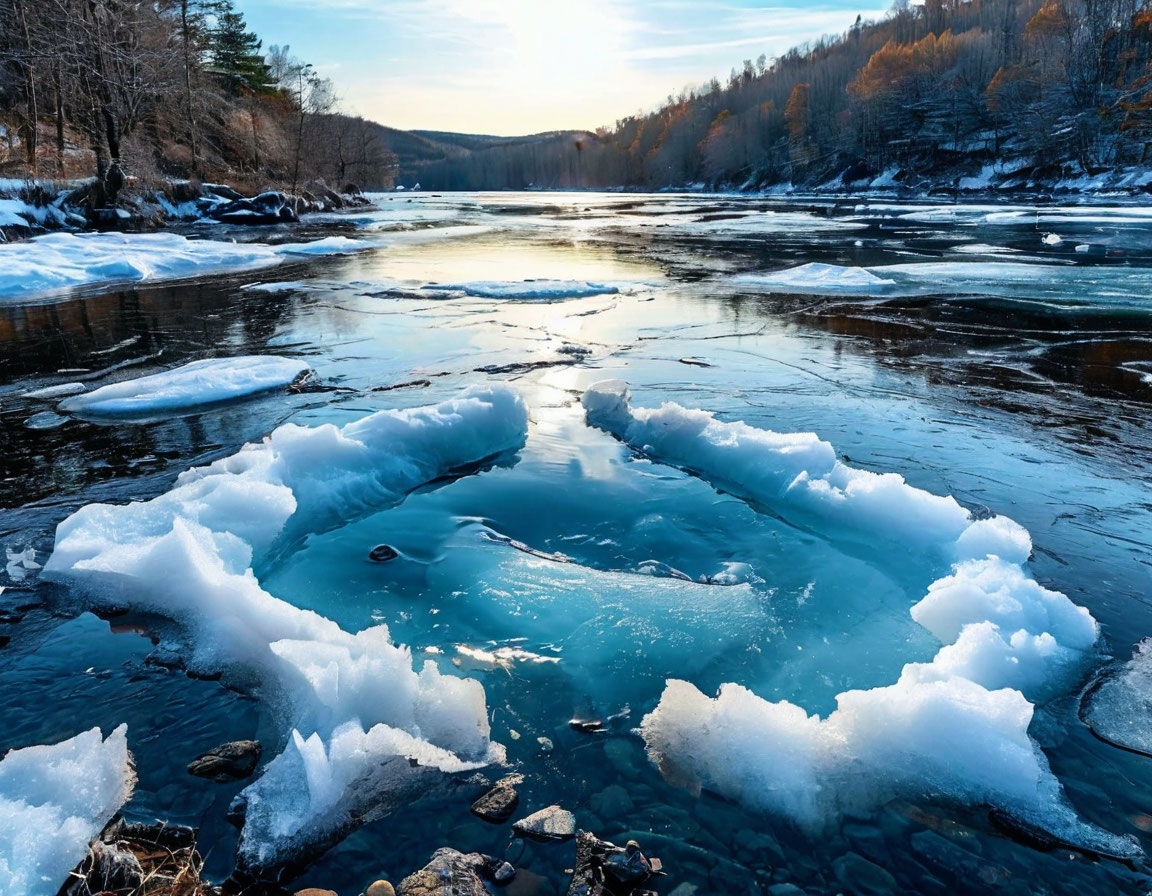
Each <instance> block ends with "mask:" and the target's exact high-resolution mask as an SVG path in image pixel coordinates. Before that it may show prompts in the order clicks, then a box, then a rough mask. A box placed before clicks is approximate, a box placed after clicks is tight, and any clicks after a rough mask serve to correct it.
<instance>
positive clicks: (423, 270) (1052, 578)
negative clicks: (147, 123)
mask: <svg viewBox="0 0 1152 896" xmlns="http://www.w3.org/2000/svg"><path fill="white" fill-rule="evenodd" d="M377 205H378V207H379V208H378V210H371V209H370V210H367V211H363V212H359V213H356V214H350V215H342V216H331V217H314V219H313V220H312V221H310V222H308V223H307V224H306V226H305V227H304V228H303V229H298V230H296V231H292V232H286V233H283V234H278V237H280V238H281V239H280V242H282V243H283V244H284V245H282V246H280V247H279V248H276V249H270V248H268V247H266V246H263V245H260V246H247V247H246V246H244V245H239V246H237V245H234V244H232V243H231V242H229V241H230V240H232V239H239V240H241V242H243V241H245V240H251V239H252V237H253V234H252V233H251V232H248V233H240V232H232V231H229V230H227V229H225V228H222V227H218V226H217V227H210V228H209V227H205V228H200V229H197V230H194V231H192V232H190V233H188V234H186V235H187V236H189V237H192V238H194V239H200V238H207V240H206V241H204V242H199V243H198V242H195V241H191V242H189V241H184V240H179V239H177V238H175V237H172V236H170V235H169V236H168V237H166V238H165V239H166V240H167V242H165V243H163V244H159V243H157V244H156V245H153V246H148V245H147V244H143V245H141V244H135V245H131V246H130V249H131V251H132V252H134V253H135V254H134V255H133V260H132V261H131V263H127V262H126V263H123V264H111V263H109V256H108V254H107V253H113V254H114V253H117V252H121V253H124V252H127V251H129V250H128V249H126V248H125V246H124V245H123V244H120V245H112V244H109V245H107V246H103V245H101V246H96V245H88V246H86V247H85V252H83V253H73V254H72V255H71V256H69V258H70V261H69V267H68V271H69V274H68V279H67V280H65V281H61V280H59V279H57V280H52V279H51V278H42V282H41V281H37V280H36V278H35V276H34V272H35V271H36V270H37V269H38V265H39V264H40V263H41V260H42V259H41V258H40V256H38V255H36V253H35V252H33V251H30V250H24V251H25V252H26V254H25V255H24V256H21V259H20V263H21V264H22V265H24V266H25V269H26V270H27V271H29V272H32V273H29V274H28V275H27V276H28V279H27V281H26V282H27V283H29V284H30V286H29V288H28V289H26V290H24V291H23V292H21V291H19V290H18V289H16V288H15V287H13V286H12V284H8V287H6V289H7V292H4V293H3V295H4V297H3V298H0V440H2V442H3V445H2V447H3V455H2V456H3V458H4V465H3V468H2V469H0V541H2V542H3V543H4V546H5V549H6V551H7V558H6V563H7V566H6V569H5V570H4V571H3V572H0V586H3V588H4V590H3V593H2V594H0V611H2V613H3V616H2V618H0V623H2V624H0V641H2V643H3V646H2V647H0V719H2V720H3V722H4V726H3V730H4V733H3V736H2V737H0V750H6V749H9V748H13V747H25V746H29V745H33V744H53V743H57V742H59V741H63V740H65V739H66V738H70V737H73V736H75V735H77V734H79V733H80V732H82V731H84V730H87V729H90V728H92V727H95V726H99V727H100V728H102V729H103V731H104V733H105V734H107V733H109V732H111V731H112V730H113V729H115V728H116V727H117V726H118V725H120V724H122V723H126V724H127V739H128V747H129V748H130V749H131V751H132V753H133V755H134V757H135V761H136V772H137V775H138V778H139V781H138V784H137V786H136V790H135V795H134V796H133V797H132V799H131V801H130V802H128V804H127V806H126V807H125V809H124V813H125V814H126V815H127V816H128V817H130V818H134V819H141V820H152V819H154V818H164V819H168V820H171V821H174V822H180V823H185V824H191V825H194V826H197V827H199V828H200V829H201V847H202V849H203V850H204V851H205V852H206V853H207V856H208V871H209V872H210V875H212V876H215V877H218V878H222V877H224V876H226V875H227V874H228V873H229V872H230V871H231V870H232V868H233V866H234V864H235V857H236V851H237V846H238V844H239V848H240V850H241V855H242V857H243V859H244V861H245V862H248V863H249V864H254V865H261V866H267V867H272V866H274V865H280V864H284V863H287V862H290V861H293V860H296V859H299V858H301V857H303V856H306V857H307V859H308V861H310V862H311V864H310V867H308V869H307V870H306V871H305V873H304V875H303V876H302V877H301V878H299V881H298V883H299V886H307V885H313V886H323V887H331V888H332V889H335V890H337V891H338V892H340V893H341V894H345V893H346V894H357V893H359V892H361V890H362V889H363V888H364V887H365V886H366V885H367V884H368V883H370V882H371V881H372V880H374V879H376V878H377V877H381V876H387V877H389V878H390V879H393V880H398V879H399V877H401V876H403V875H404V874H406V873H408V872H409V871H412V870H415V869H417V868H419V867H421V866H422V865H423V864H424V863H425V862H426V861H427V858H428V856H429V855H430V854H431V852H432V851H433V850H434V849H436V848H438V847H441V846H451V847H454V848H457V849H460V850H463V851H465V852H467V851H473V850H475V851H480V852H485V853H489V854H492V855H496V856H501V857H504V856H507V857H508V858H509V859H510V860H512V861H513V862H514V863H515V864H517V867H519V868H521V869H522V872H521V875H520V877H519V883H518V884H517V886H520V887H522V888H523V889H521V890H518V891H517V892H521V893H537V892H538V893H541V894H543V893H559V892H563V889H564V887H565V886H566V884H565V883H564V881H565V876H564V873H563V872H564V869H565V868H570V867H572V863H573V856H572V849H571V847H570V846H555V845H540V844H530V845H528V846H526V847H525V846H524V845H523V844H522V843H519V842H518V843H516V844H514V845H511V846H509V831H508V828H507V827H506V826H494V825H490V824H487V823H485V822H483V821H481V820H479V819H476V818H474V817H472V816H471V815H470V814H469V812H468V805H469V802H470V800H471V798H473V797H474V794H473V793H472V792H471V791H470V790H469V789H468V787H469V785H467V784H466V783H461V782H462V781H465V780H466V779H467V776H468V775H469V774H472V773H473V770H475V769H480V770H481V771H482V772H483V773H485V774H487V775H488V776H489V777H491V778H496V777H499V776H500V775H501V774H502V773H504V771H503V770H502V769H501V767H500V763H501V761H502V762H504V763H505V764H506V765H507V766H508V767H509V768H510V769H511V770H512V771H515V772H518V773H520V774H522V775H524V778H525V780H524V782H523V784H522V785H521V787H520V792H521V805H520V814H527V813H528V812H530V811H534V810H535V809H538V808H543V807H545V806H548V805H550V804H553V803H558V804H560V805H561V806H563V807H565V808H567V809H570V810H572V811H573V812H574V813H575V815H576V820H577V823H578V824H579V825H580V826H582V827H585V828H587V829H589V830H592V831H593V832H595V833H596V834H598V835H600V836H601V837H604V838H608V839H611V840H614V841H616V842H623V841H626V840H628V839H636V840H638V841H639V842H640V843H641V844H642V845H643V846H644V848H645V850H646V852H648V853H649V854H655V855H658V856H660V858H661V859H662V860H663V861H664V865H665V867H666V869H668V870H669V877H668V878H666V879H665V880H664V881H663V882H662V883H661V888H660V892H661V893H668V892H672V891H673V890H674V889H675V888H676V887H678V886H679V885H680V884H688V885H689V886H690V887H691V886H694V887H696V888H698V889H697V890H691V889H686V890H681V891H679V893H678V894H677V896H683V894H687V893H691V892H698V893H720V892H723V893H760V894H768V893H772V894H773V896H788V894H795V893H796V891H795V890H790V889H787V888H786V887H783V885H785V884H791V885H794V886H796V887H799V888H800V889H801V890H803V891H805V892H810V893H821V894H822V893H828V894H831V893H837V892H857V893H882V892H915V893H940V894H945V893H969V892H970V893H987V892H1005V893H1019V894H1024V893H1029V892H1050V893H1067V894H1074V893H1075V894H1083V893H1088V892H1101V893H1104V892H1109V893H1110V892H1117V893H1125V894H1128V893H1130V894H1137V893H1140V894H1143V893H1146V892H1148V891H1149V889H1150V888H1152V878H1150V877H1149V876H1148V875H1147V874H1146V873H1145V871H1144V862H1145V859H1144V858H1143V853H1145V852H1147V851H1148V850H1149V849H1152V758H1148V757H1147V756H1146V755H1144V754H1146V753H1149V752H1152V734H1150V733H1149V732H1152V660H1149V661H1148V663H1147V665H1145V664H1144V663H1143V662H1142V661H1141V658H1139V657H1138V658H1137V660H1135V661H1133V663H1132V664H1129V665H1125V664H1127V663H1128V661H1129V659H1130V658H1131V657H1132V656H1133V652H1134V650H1136V648H1137V645H1138V644H1139V643H1140V642H1141V640H1142V639H1143V638H1144V637H1145V636H1147V635H1149V634H1152V538H1150V537H1149V535H1148V533H1149V532H1150V531H1152V498H1150V497H1149V495H1150V494H1152V493H1150V491H1149V486H1150V480H1152V433H1150V428H1149V424H1148V413H1149V409H1150V408H1152V212H1150V211H1149V209H1147V208H1144V207H1133V206H1118V207H1103V206H1069V207H1056V206H1046V207H1043V208H1030V207H1020V206H1007V205H955V204H946V203H941V204H929V203H899V202H890V201H880V200H876V201H873V202H862V201H860V202H857V201H854V200H853V201H840V202H831V201H826V200H825V201H812V202H810V203H804V202H799V201H790V202H782V201H770V200H759V199H754V198H748V197H710V196H678V195H667V196H629V195H608V194H492V195H479V196H477V195H459V196H453V195H443V196H433V195H415V196H395V197H393V196H387V197H378V202H377ZM267 238H268V237H267V234H263V235H261V239H267ZM315 238H324V243H323V244H318V246H317V251H316V252H314V253H309V252H308V251H307V249H306V248H303V244H305V243H307V242H308V241H309V240H311V239H315ZM127 243H129V244H131V243H132V241H131V240H128V241H127ZM26 245H28V244H26ZM225 245H226V246H227V250H226V251H224V249H223V248H222V247H224V246H225ZM8 248H12V247H8ZM96 250H98V251H96ZM329 250H330V251H331V252H332V253H334V254H331V255H330V256H329V257H320V256H322V255H325V254H326V253H327V252H328V251H329ZM2 251H4V249H0V252H2ZM53 251H54V252H65V253H67V252H69V251H71V250H70V249H69V247H68V245H66V244H65V245H63V246H60V247H56V248H54V249H53ZM185 257H186V258H188V259H193V260H195V259H197V258H199V259H201V260H202V261H203V264H201V265H199V267H197V266H196V265H195V264H192V265H191V266H190V267H189V266H188V265H187V264H185V266H183V267H181V265H180V264H177V263H176V262H175V261H174V260H173V259H177V258H185ZM92 258H95V259H97V261H96V262H91V261H90V260H86V259H92ZM157 259H164V260H165V264H160V263H159V262H158V261H157ZM3 260H4V257H3V256H2V255H0V267H2V266H3ZM113 260H115V259H113ZM224 269H229V270H224ZM102 272H103V275H102ZM176 276H184V277H185V279H182V280H170V279H168V278H171V277H176ZM109 280H118V281H121V282H120V283H119V284H110V283H108V282H107V281H109ZM124 281H134V282H132V283H130V284H125V282H124ZM5 282H6V281H4V280H3V272H0V285H3V284H4V283H5ZM13 282H15V281H13ZM67 290H72V291H67ZM77 290H79V291H77ZM252 356H275V357H276V358H279V359H281V360H268V359H265V360H252ZM206 359H244V360H242V361H235V360H234V361H232V362H231V363H227V364H219V363H208V364H207V365H199V366H198V367H195V368H192V369H191V370H190V371H183V370H181V369H182V368H183V367H184V365H187V364H189V363H193V362H201V361H205V360H206ZM177 370H181V373H179V374H178V375H177V376H175V377H174V376H172V375H171V372H172V371H177ZM302 370H311V371H312V372H313V373H312V374H311V375H309V376H307V377H306V378H304V379H300V378H298V376H297V375H298V374H299V373H300V371H302ZM143 377H151V379H147V380H142V381H141V382H140V383H133V382H131V381H135V380H137V379H140V378H143ZM605 381H614V382H613V383H611V384H608V385H605ZM124 383H127V384H128V385H117V387H116V389H114V390H111V391H108V390H103V391H98V390H101V387H107V386H110V385H113V384H124ZM288 383H294V385H293V386H291V387H290V388H283V387H284V386H285V385H287V384H288ZM625 389H626V390H627V391H625ZM468 390H471V391H470V392H469V391H468ZM461 396H466V397H463V398H462V397H461ZM445 403H447V404H445ZM662 406H663V409H662V410H657V409H660V408H661V407H662ZM409 409H427V410H420V411H412V412H410V413H408V412H407V411H408V410H409ZM697 410H699V411H706V412H709V413H711V414H712V415H714V417H713V418H711V419H709V418H706V417H704V416H702V415H700V414H696V413H693V411H697ZM380 411H404V412H405V413H392V414H383V415H378V416H375V417H371V416H370V415H373V414H376V413H377V412H380ZM365 418H368V419H365ZM359 421H364V422H359ZM286 424H294V425H295V426H292V427H288V428H283V427H285V425H286ZM274 431H275V433H276V435H275V436H273V438H272V439H271V441H270V442H267V443H265V444H264V447H262V448H259V449H249V450H247V451H243V452H241V448H242V447H243V446H244V445H245V444H247V443H260V442H261V440H263V439H264V438H265V437H266V436H268V435H269V434H271V433H273V432H274ZM238 452H240V453H239V454H238ZM229 458H230V459H229ZM214 462H218V463H216V464H215V466H213V467H210V468H209V469H208V470H201V471H200V472H197V473H193V474H189V475H184V476H182V477H181V478H180V479H179V480H177V477H178V475H179V474H182V473H184V471H186V470H189V469H190V468H204V467H205V466H206V465H208V464H213V463H214ZM873 474H886V475H873ZM899 477H902V479H901V478H899ZM949 496H951V498H949ZM130 502H147V503H137V504H134V505H132V504H131V503H130ZM95 504H108V505H114V507H115V508H116V509H114V510H100V509H99V508H93V507H90V506H89V505H95ZM125 505H129V506H125ZM86 507H87V508H88V509H87V510H85V509H84V508H86ZM74 514H76V515H75V516H74ZM65 520H67V522H65ZM1012 521H1014V523H1013V522H1012ZM62 522H64V526H62V527H61V529H60V532H59V535H58V534H57V526H58V525H60V524H61V523H62ZM1025 530H1026V532H1025ZM1029 536H1030V540H1029ZM381 545H387V546H389V547H391V548H392V549H393V552H392V553H393V554H394V555H395V556H393V558H392V559H390V560H387V561H386V562H374V561H373V560H372V559H370V556H369V555H370V552H372V551H373V549H374V548H376V547H377V546H381ZM54 546H55V549H57V554H56V556H53V551H54ZM387 555H388V556H391V554H387ZM378 556H380V555H379V554H378ZM42 567H46V569H44V568H42ZM304 611H314V612H312V613H309V612H304ZM379 626H386V627H387V629H386V632H385V630H384V629H381V628H374V627H379ZM369 629H371V631H367V632H365V630H369ZM357 632H365V634H362V635H360V636H359V637H355V636H354V635H355V633H357ZM142 636H143V637H142ZM396 645H406V646H407V648H410V654H411V655H409V653H408V652H407V651H406V650H401V649H397V647H396ZM425 663H428V664H429V665H428V666H427V668H426V671H425V672H423V673H422V674H421V675H419V676H417V675H416V674H415V673H414V672H413V670H415V672H420V670H421V668H423V667H424V666H425ZM462 681H472V682H475V683H477V684H467V683H464V684H462V683H461V682H462ZM670 682H671V683H670ZM718 694H719V698H718V699H712V698H716V697H717V695H718ZM574 719H575V720H582V721H598V722H601V723H602V725H601V726H600V728H601V730H597V731H595V732H589V731H587V730H578V727H580V726H577V727H574V726H572V725H570V720H574ZM349 725H351V727H349ZM373 726H376V727H373ZM582 727H583V728H585V729H586V728H588V727H589V726H582ZM373 732H375V734H374V733H373ZM242 738H258V739H260V740H261V741H262V742H263V744H264V757H265V766H263V767H262V768H263V769H264V770H263V771H262V772H258V778H257V779H256V781H255V783H251V782H242V783H239V784H227V785H222V784H216V783H213V782H207V781H203V780H200V779H197V778H193V777H191V776H189V775H188V774H187V773H186V772H185V770H184V769H185V766H186V765H187V763H188V762H189V761H190V760H191V759H193V758H194V757H195V756H197V755H198V754H200V753H201V752H203V751H204V750H206V749H208V748H210V747H213V746H216V745H217V744H219V743H222V742H225V741H233V740H238V739H242ZM341 750H345V751H346V753H341V752H340V751H341ZM392 757H401V758H403V759H404V762H403V763H402V764H403V765H404V766H405V767H406V768H407V767H408V766H409V763H408V761H407V760H408V759H413V760H414V763H416V765H414V766H413V767H417V768H419V769H420V770H422V773H421V774H408V773H407V771H405V772H404V773H400V772H398V771H395V770H390V771H388V772H387V773H386V774H385V773H382V772H380V771H379V769H381V768H384V767H386V766H389V762H390V759H391V758H392ZM389 767H390V766H389ZM0 772H2V766H0ZM246 784H248V786H249V789H248V790H247V791H246V794H245V797H246V799H247V801H248V821H247V828H246V829H245V831H244V834H243V837H242V839H240V835H239V832H238V831H237V829H236V828H235V827H234V826H232V825H230V824H229V823H228V822H227V820H226V817H225V816H226V814H227V811H228V807H229V804H230V803H231V802H232V800H233V798H234V797H235V796H236V795H237V793H239V792H240V791H241V790H242V789H243V788H244V787H245V785H246ZM366 794H367V796H366ZM3 795H4V794H3V782H2V775H0V798H2V797H3ZM369 796H370V797H371V802H370V803H369V802H365V801H366V800H367V799H368V797H369ZM382 805H387V806H389V807H392V806H394V807H395V811H393V812H391V813H390V814H387V815H385V816H384V817H382V818H373V816H375V815H377V814H379V813H378V812H377V811H376V809H377V808H378V807H379V806H382ZM0 806H2V803H0ZM362 817H368V818H372V819H373V820H370V821H368V822H367V823H365V824H356V823H353V820H352V819H353V818H356V819H360V818H362ZM333 844H334V845H333ZM329 846H331V848H330V849H328V851H327V852H323V849H324V848H325V847H329ZM2 859H3V856H2V855H0V860H2ZM534 875H539V876H540V878H541V879H540V880H536V879H535V877H534ZM533 886H535V887H536V889H532V888H531V887H533ZM773 887H776V888H777V889H772V888H773ZM0 889H3V888H2V887H0Z"/></svg>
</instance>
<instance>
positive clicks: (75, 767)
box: [0, 725, 136, 896]
mask: <svg viewBox="0 0 1152 896" xmlns="http://www.w3.org/2000/svg"><path fill="white" fill-rule="evenodd" d="M135 783H136V775H135V773H134V771H133V769H132V758H131V756H130V754H129V753H128V739H127V728H126V727H125V726H123V725H121V726H120V727H119V728H117V729H116V730H115V731H113V732H112V733H111V734H109V735H108V737H107V739H105V738H104V736H103V735H102V734H101V732H100V729H99V728H93V729H92V730H91V731H86V732H85V733H83V734H80V735H77V736H76V737H74V738H72V739H71V740H66V741H64V742H63V743H59V744H54V745H52V746H38V747H26V748H24V749H22V750H12V751H11V752H9V753H8V755H6V756H5V757H4V759H3V760H0V892H2V893H12V894H17V893H18V894H21V896H55V894H56V892H57V891H58V890H59V889H60V887H61V885H62V884H63V883H64V881H65V879H66V878H67V877H68V873H69V872H70V871H71V870H72V869H73V868H75V867H76V866H77V865H78V864H80V862H81V860H82V859H83V858H84V855H85V853H86V852H87V850H88V844H89V843H91V842H92V840H93V839H95V837H96V836H97V835H98V834H99V833H100V831H101V830H103V828H104V826H105V825H106V824H107V823H108V822H109V821H110V820H111V818H112V816H113V815H114V814H115V813H116V812H117V811H119V809H120V807H121V806H123V805H124V804H125V803H126V802H128V799H129V797H131V796H132V788H133V787H134V786H135Z"/></svg>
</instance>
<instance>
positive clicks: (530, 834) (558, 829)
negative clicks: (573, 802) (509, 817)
mask: <svg viewBox="0 0 1152 896" xmlns="http://www.w3.org/2000/svg"><path fill="white" fill-rule="evenodd" d="M512 832H513V833H514V834H516V835H517V836H520V837H526V838H527V839H529V840H536V841H538V842H540V843H563V842H564V841H565V840H571V839H572V838H573V837H575V836H576V818H575V816H574V815H573V814H572V813H571V812H569V811H568V810H567V809H561V808H560V807H559V806H549V807H548V808H546V809H541V810H540V811H539V812H533V813H532V814H531V815H529V816H528V817H527V818H522V819H520V820H519V821H518V822H516V823H515V824H514V825H512Z"/></svg>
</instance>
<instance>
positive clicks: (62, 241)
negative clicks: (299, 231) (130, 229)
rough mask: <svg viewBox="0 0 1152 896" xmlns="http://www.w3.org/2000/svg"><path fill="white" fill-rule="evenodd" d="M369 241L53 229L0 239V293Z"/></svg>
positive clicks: (274, 259)
mask: <svg viewBox="0 0 1152 896" xmlns="http://www.w3.org/2000/svg"><path fill="white" fill-rule="evenodd" d="M372 246H373V244H372V243H367V242H364V241H359V240H353V239H349V238H347V237H327V238H325V239H322V240H316V241H315V242H311V243H284V244H281V245H277V246H272V245H268V244H266V243H226V242H221V241H217V240H190V239H187V238H186V237H183V236H180V235H179V234H175V233H139V234H120V233H81V234H72V233H51V234H48V235H46V236H39V237H35V238H34V239H30V240H24V241H22V242H16V243H8V244H4V245H0V300H3V299H9V300H11V299H19V300H21V301H23V300H25V299H31V298H39V297H42V296H44V295H45V294H52V293H57V292H62V291H65V290H69V289H75V288H78V287H84V286H92V285H94V284H102V283H136V282H144V281H149V282H151V281H160V280H176V279H180V278H183V277H191V276H196V275H201V274H211V273H218V272H221V271H229V270H251V269H256V268H262V267H271V266H272V265H276V264H279V263H281V262H282V261H283V260H284V259H285V258H291V257H294V256H296V257H300V256H311V255H340V254H348V253H352V252H358V251H361V250H364V249H368V248H371V247H372Z"/></svg>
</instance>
